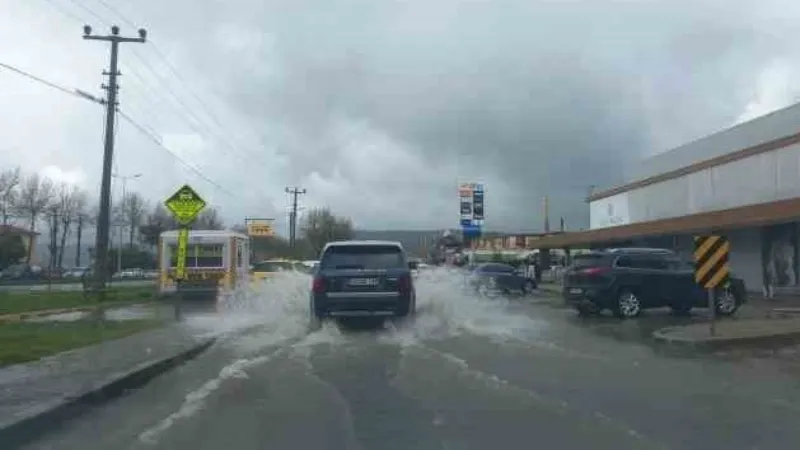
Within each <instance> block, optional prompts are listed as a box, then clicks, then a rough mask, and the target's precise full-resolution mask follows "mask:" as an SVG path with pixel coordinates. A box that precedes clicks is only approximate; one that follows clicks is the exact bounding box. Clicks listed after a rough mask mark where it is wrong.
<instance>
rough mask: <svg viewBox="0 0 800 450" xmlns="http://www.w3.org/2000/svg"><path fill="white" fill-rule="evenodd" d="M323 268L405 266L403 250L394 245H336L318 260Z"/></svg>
mask: <svg viewBox="0 0 800 450" xmlns="http://www.w3.org/2000/svg"><path fill="white" fill-rule="evenodd" d="M320 267H322V268H325V269H398V268H406V267H407V265H406V263H405V258H404V256H403V250H401V249H400V247H398V246H396V245H337V246H333V247H330V248H328V250H327V251H326V252H325V254H324V255H323V256H322V260H321V261H320Z"/></svg>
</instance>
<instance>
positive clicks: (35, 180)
mask: <svg viewBox="0 0 800 450" xmlns="http://www.w3.org/2000/svg"><path fill="white" fill-rule="evenodd" d="M53 193H54V189H53V182H52V180H50V179H49V178H45V177H41V176H39V174H37V173H34V174H32V175H29V176H28V177H27V178H25V179H24V180H23V181H22V185H21V188H20V191H19V200H18V201H17V202H16V205H15V206H16V210H17V211H18V212H19V213H20V214H21V215H24V216H26V217H27V218H28V219H30V231H31V232H32V233H33V232H35V231H36V221H37V220H38V219H39V218H40V216H41V214H42V213H43V212H45V211H46V210H47V209H48V208H49V207H50V205H51V202H52V201H53ZM29 247H30V248H29V249H28V258H27V262H28V263H30V261H31V257H32V256H33V246H32V245H31V246H29Z"/></svg>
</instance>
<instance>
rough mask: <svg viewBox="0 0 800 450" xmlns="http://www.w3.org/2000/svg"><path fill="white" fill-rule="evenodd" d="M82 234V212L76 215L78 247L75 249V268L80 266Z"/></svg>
mask: <svg viewBox="0 0 800 450" xmlns="http://www.w3.org/2000/svg"><path fill="white" fill-rule="evenodd" d="M82 235H83V214H81V215H79V216H78V249H77V250H76V251H75V268H78V267H80V266H81V237H82Z"/></svg>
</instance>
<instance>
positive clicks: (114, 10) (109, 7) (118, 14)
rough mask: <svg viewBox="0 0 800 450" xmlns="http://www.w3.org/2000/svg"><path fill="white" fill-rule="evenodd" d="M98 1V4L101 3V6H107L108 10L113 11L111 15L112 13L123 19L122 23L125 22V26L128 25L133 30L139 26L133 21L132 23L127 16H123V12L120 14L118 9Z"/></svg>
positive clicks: (102, 0)
mask: <svg viewBox="0 0 800 450" xmlns="http://www.w3.org/2000/svg"><path fill="white" fill-rule="evenodd" d="M97 1H98V2H99V3H100V4H101V5H103V6H105V7H106V9H107V10H109V11H111V13H112V14H116V15H117V16H119V18H120V19H122V21H123V22H125V25H128V26H130V27H131V28H136V27H137V26H138V25H136V24H134V23H133V21H131V20H130V19H128V18H127V17H126V16H125V14H122V13H121V12H119V10H118V9H116V8H114V7H113V6H111V5H109V4H108V3H107V2H106V1H105V0H97Z"/></svg>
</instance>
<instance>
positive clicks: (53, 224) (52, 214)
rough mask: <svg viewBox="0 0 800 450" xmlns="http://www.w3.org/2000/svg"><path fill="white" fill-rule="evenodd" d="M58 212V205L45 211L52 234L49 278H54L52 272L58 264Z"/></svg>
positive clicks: (48, 244) (50, 206)
mask: <svg viewBox="0 0 800 450" xmlns="http://www.w3.org/2000/svg"><path fill="white" fill-rule="evenodd" d="M58 210H59V208H58V204H57V203H51V204H50V205H48V206H47V208H46V209H45V210H44V211H43V213H44V214H45V218H46V219H47V228H48V231H49V232H50V233H49V234H50V241H49V242H48V243H47V250H49V251H50V261H49V262H48V264H47V268H48V269H49V272H50V275H49V276H52V271H53V269H55V268H56V265H57V263H58V231H59V225H60V224H61V223H60V221H59V220H58Z"/></svg>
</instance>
